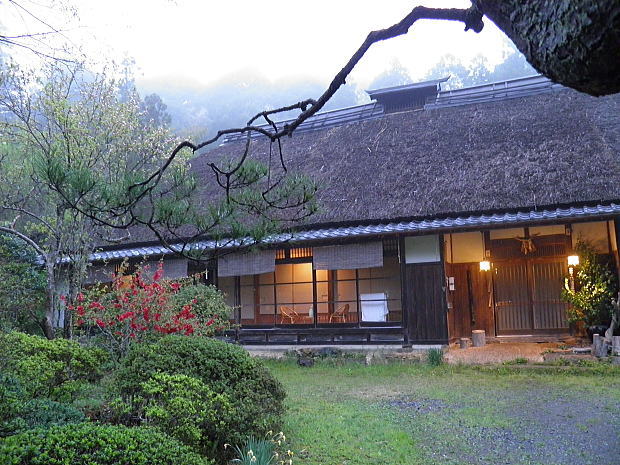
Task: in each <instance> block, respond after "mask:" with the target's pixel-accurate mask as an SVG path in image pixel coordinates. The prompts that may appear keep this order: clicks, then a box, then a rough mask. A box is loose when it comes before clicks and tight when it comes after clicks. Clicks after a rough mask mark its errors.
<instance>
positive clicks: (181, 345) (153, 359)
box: [117, 336, 285, 446]
mask: <svg viewBox="0 0 620 465" xmlns="http://www.w3.org/2000/svg"><path fill="white" fill-rule="evenodd" d="M157 373H166V374H169V375H179V374H180V375H185V376H187V377H191V378H195V379H197V380H200V381H201V382H202V384H200V385H198V386H197V387H198V389H202V390H203V394H202V395H203V396H204V399H205V400H203V401H205V402H215V399H216V398H214V397H210V396H211V394H210V393H209V391H212V392H213V393H215V394H222V395H223V397H221V398H220V399H219V400H217V403H219V402H221V405H222V408H221V410H220V411H219V413H221V414H222V415H223V417H222V418H218V419H217V420H218V421H219V422H220V423H219V424H215V425H214V424H210V426H209V427H208V428H211V429H210V430H208V432H207V433H203V434H205V435H206V437H208V438H209V439H210V440H211V439H212V440H214V441H218V442H219V443H220V444H219V445H220V446H223V443H224V442H226V443H230V444H240V443H242V442H243V441H245V440H246V439H247V438H248V437H249V436H251V435H252V434H259V435H264V434H266V432H267V431H268V430H271V429H276V427H277V426H278V424H279V420H280V416H281V414H282V412H283V400H284V397H285V392H284V389H283V387H282V385H281V384H280V382H278V381H277V380H276V379H275V378H274V377H273V376H272V375H271V373H270V372H269V370H268V369H267V368H266V367H265V366H264V365H263V363H262V362H261V361H260V360H258V359H253V358H252V357H251V356H250V355H249V354H248V353H247V351H245V350H244V349H243V348H241V347H239V346H235V345H232V344H228V343H225V342H221V341H217V340H214V339H210V338H186V337H181V336H167V337H165V338H162V339H160V340H159V341H157V342H156V343H154V344H140V345H136V346H135V347H134V348H132V350H131V351H130V353H129V355H128V356H127V358H126V359H125V360H123V363H122V365H121V367H120V369H119V371H118V373H117V384H118V388H119V391H120V393H121V396H122V398H123V399H124V401H125V402H126V403H127V404H128V405H130V406H131V409H132V410H133V414H134V416H137V415H136V414H137V413H139V410H140V409H141V408H142V407H141V405H138V406H137V407H136V404H135V399H136V398H141V397H142V396H144V393H145V387H146V386H148V384H147V385H145V384H144V383H145V381H147V383H148V380H152V379H154V380H156V381H155V382H154V384H153V388H154V386H155V385H156V384H157V383H159V384H160V385H161V384H166V383H171V382H174V383H178V385H177V387H176V388H175V389H177V395H179V397H181V398H184V397H186V395H185V394H183V395H181V392H180V391H182V389H183V388H182V387H181V386H185V388H187V387H188V386H189V385H191V384H192V383H193V381H190V380H187V379H183V378H176V379H172V378H161V377H159V378H157V375H156V374H157ZM205 387H206V388H208V390H209V391H207V390H206V389H205ZM149 389H151V387H149ZM157 389H159V387H157ZM225 399H227V400H228V401H229V402H230V405H229V406H228V405H227V406H226V407H225V408H224V407H223V406H224V405H225V403H224V400H225ZM157 402H158V403H159V405H163V404H170V403H171V402H172V399H163V398H160V399H159V400H158V401H157ZM229 407H230V410H229ZM166 408H169V407H166ZM162 415H164V414H162ZM229 415H230V416H231V417H232V421H230V422H229V420H228V416H229ZM164 416H165V415H164ZM207 420H208V419H207ZM209 421H210V420H209ZM228 425H230V426H228ZM205 427H206V426H205ZM223 429H227V430H223ZM214 431H215V432H217V435H216V436H214V437H211V436H210V434H212V433H213V432H214Z"/></svg>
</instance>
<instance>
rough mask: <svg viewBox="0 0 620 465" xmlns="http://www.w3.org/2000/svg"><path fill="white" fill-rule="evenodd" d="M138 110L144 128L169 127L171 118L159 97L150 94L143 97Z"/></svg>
mask: <svg viewBox="0 0 620 465" xmlns="http://www.w3.org/2000/svg"><path fill="white" fill-rule="evenodd" d="M140 108H141V110H142V114H143V116H142V118H143V121H144V123H145V126H150V127H155V128H160V127H169V126H170V123H171V121H172V118H171V116H170V114H169V113H168V111H167V108H168V107H167V106H166V104H165V103H164V101H163V100H162V99H161V97H160V96H159V95H157V94H150V95H147V96H145V97H144V99H143V100H142V104H141V106H140Z"/></svg>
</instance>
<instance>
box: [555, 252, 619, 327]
mask: <svg viewBox="0 0 620 465" xmlns="http://www.w3.org/2000/svg"><path fill="white" fill-rule="evenodd" d="M575 252H576V253H577V254H578V255H579V262H580V265H579V266H578V267H576V269H574V270H573V275H572V276H569V277H567V278H566V279H565V285H564V289H563V290H562V299H563V300H564V301H565V302H568V303H569V304H570V306H569V307H568V309H567V318H568V322H569V323H570V324H571V325H575V324H583V325H584V326H585V328H586V331H587V333H588V335H589V336H590V338H592V335H593V334H604V333H605V330H606V329H607V328H608V326H609V322H610V321H611V315H612V312H613V299H614V297H615V296H616V295H617V293H618V280H617V277H616V273H615V272H614V271H613V268H612V266H611V264H610V263H609V260H608V259H606V257H605V256H604V255H599V254H597V253H596V250H595V249H594V247H593V246H592V245H591V244H589V243H587V242H584V241H579V242H577V245H576V246H575ZM571 280H574V281H573V282H571Z"/></svg>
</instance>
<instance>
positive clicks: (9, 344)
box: [0, 332, 107, 400]
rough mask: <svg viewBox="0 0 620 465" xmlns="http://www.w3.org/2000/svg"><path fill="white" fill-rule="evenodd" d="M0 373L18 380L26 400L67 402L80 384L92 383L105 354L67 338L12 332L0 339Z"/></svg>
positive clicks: (99, 372)
mask: <svg viewBox="0 0 620 465" xmlns="http://www.w3.org/2000/svg"><path fill="white" fill-rule="evenodd" d="M0 354H2V357H0V371H1V372H3V373H10V374H12V375H13V376H15V377H16V378H17V379H19V380H20V381H21V383H22V386H23V388H24V390H25V391H26V392H27V394H28V395H29V396H30V397H49V398H52V399H54V400H70V399H71V398H72V397H73V395H74V394H75V392H76V391H77V390H78V389H79V387H80V385H81V384H83V383H85V382H92V381H96V380H97V379H98V378H99V377H100V376H101V374H102V373H101V366H102V364H103V363H104V362H105V361H106V360H107V354H106V352H105V351H103V350H101V349H95V348H84V347H81V346H80V345H79V344H78V343H77V342H75V341H69V340H67V339H53V340H51V341H50V340H48V339H45V338H43V337H40V336H31V335H28V334H24V333H18V332H12V333H8V334H5V335H2V336H0Z"/></svg>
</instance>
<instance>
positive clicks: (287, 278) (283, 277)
mask: <svg viewBox="0 0 620 465" xmlns="http://www.w3.org/2000/svg"><path fill="white" fill-rule="evenodd" d="M276 282H277V283H292V282H293V265H291V264H286V265H276Z"/></svg>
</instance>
